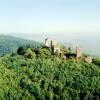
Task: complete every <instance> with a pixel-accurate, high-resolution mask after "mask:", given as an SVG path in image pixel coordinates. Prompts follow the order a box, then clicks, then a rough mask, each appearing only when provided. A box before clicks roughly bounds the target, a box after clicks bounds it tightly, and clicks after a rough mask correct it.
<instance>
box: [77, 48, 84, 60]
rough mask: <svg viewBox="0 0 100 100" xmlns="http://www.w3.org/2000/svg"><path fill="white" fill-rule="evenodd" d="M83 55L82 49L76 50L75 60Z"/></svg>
mask: <svg viewBox="0 0 100 100" xmlns="http://www.w3.org/2000/svg"><path fill="white" fill-rule="evenodd" d="M82 55H83V49H82V48H76V58H77V59H79V58H81V57H82Z"/></svg>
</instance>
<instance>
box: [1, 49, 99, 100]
mask: <svg viewBox="0 0 100 100" xmlns="http://www.w3.org/2000/svg"><path fill="white" fill-rule="evenodd" d="M66 49H67V48H64V47H63V48H62V50H63V52H65V53H66V52H67V51H66ZM0 76H1V77H0V87H1V88H0V99H1V100H99V99H100V59H98V60H96V59H95V60H94V61H93V62H92V63H87V62H85V61H83V60H81V59H79V60H78V61H77V60H76V58H68V59H63V57H62V55H59V54H58V53H53V52H52V49H51V48H47V47H40V48H35V47H20V48H18V49H17V52H16V54H8V55H5V56H3V57H1V58H0Z"/></svg>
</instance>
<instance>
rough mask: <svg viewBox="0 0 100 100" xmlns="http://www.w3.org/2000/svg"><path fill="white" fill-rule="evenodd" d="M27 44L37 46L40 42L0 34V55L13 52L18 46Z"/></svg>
mask: <svg viewBox="0 0 100 100" xmlns="http://www.w3.org/2000/svg"><path fill="white" fill-rule="evenodd" d="M27 45H29V46H33V47H39V46H40V45H41V43H39V42H35V41H32V40H26V39H21V38H16V37H13V36H8V35H0V56H2V55H4V54H7V53H15V52H16V50H17V49H18V47H20V46H27Z"/></svg>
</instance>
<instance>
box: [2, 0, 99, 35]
mask: <svg viewBox="0 0 100 100" xmlns="http://www.w3.org/2000/svg"><path fill="white" fill-rule="evenodd" d="M91 32H92V33H93V34H96V35H98V36H100V35H99V34H100V0H0V33H6V34H14V33H26V34H29V33H30V34H34V33H48V34H50V33H51V34H52V33H56V34H57V33H58V34H61V33H65V34H67V33H72V34H77V35H80V36H81V34H86V35H87V34H89V33H91Z"/></svg>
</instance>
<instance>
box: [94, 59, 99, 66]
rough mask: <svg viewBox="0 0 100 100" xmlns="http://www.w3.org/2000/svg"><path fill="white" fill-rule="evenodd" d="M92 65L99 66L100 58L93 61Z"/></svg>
mask: <svg viewBox="0 0 100 100" xmlns="http://www.w3.org/2000/svg"><path fill="white" fill-rule="evenodd" d="M93 63H94V64H96V65H98V66H100V57H98V58H95V59H93Z"/></svg>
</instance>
